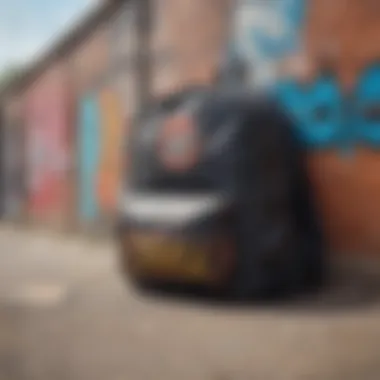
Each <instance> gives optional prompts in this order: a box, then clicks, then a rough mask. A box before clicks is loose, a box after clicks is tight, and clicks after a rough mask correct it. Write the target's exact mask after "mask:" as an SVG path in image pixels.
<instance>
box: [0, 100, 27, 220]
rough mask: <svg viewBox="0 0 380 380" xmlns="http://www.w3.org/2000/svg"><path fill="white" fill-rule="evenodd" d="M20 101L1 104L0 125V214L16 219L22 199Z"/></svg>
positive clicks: (22, 140)
mask: <svg viewBox="0 0 380 380" xmlns="http://www.w3.org/2000/svg"><path fill="white" fill-rule="evenodd" d="M22 100H23V99H22V98H21V97H19V96H16V97H11V98H9V99H8V100H7V102H6V103H5V104H4V109H3V123H2V124H1V133H0V135H1V139H0V143H1V149H0V154H1V170H0V172H1V205H2V207H1V211H2V213H3V217H5V218H9V219H20V218H22V216H23V211H24V200H25V199H24V197H25V193H24V190H25V183H24V174H25V157H24V152H25V144H24V143H25V139H24V134H25V129H24V120H23V115H22V106H23V101H22Z"/></svg>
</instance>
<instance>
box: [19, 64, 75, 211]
mask: <svg viewBox="0 0 380 380" xmlns="http://www.w3.org/2000/svg"><path fill="white" fill-rule="evenodd" d="M61 79H62V78H61V76H60V71H59V70H58V71H53V72H52V76H50V77H47V79H46V82H41V84H40V85H39V86H36V87H35V89H34V92H32V93H31V94H30V98H29V103H28V107H27V125H26V143H27V174H28V183H27V190H28V194H29V211H30V212H31V213H32V215H35V216H37V215H43V216H47V215H48V214H49V215H50V214H52V213H56V212H58V213H60V212H65V211H67V210H66V205H67V196H68V194H67V172H68V166H69V161H68V160H69V143H68V130H67V128H68V120H67V118H66V115H67V109H66V106H67V104H66V99H67V98H66V93H65V90H64V86H63V82H62V81H61Z"/></svg>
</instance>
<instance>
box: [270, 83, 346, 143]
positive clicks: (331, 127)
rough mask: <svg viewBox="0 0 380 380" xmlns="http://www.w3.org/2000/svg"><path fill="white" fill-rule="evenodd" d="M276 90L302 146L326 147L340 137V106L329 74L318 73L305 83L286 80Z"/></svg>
mask: <svg viewBox="0 0 380 380" xmlns="http://www.w3.org/2000/svg"><path fill="white" fill-rule="evenodd" d="M277 90H278V95H279V99H280V101H281V102H282V103H283V104H284V105H285V108H286V109H287V110H288V111H289V113H290V116H291V118H292V119H293V121H294V125H295V127H296V128H297V132H298V135H299V136H300V139H301V141H302V142H303V143H304V144H305V145H307V146H308V147H328V146H330V145H334V144H336V143H338V142H339V141H340V139H342V136H343V134H344V130H343V117H344V107H343V106H342V105H343V102H342V93H341V91H340V88H339V84H338V82H337V81H336V79H335V78H334V77H333V76H321V77H320V78H318V79H317V80H316V81H315V82H314V83H311V84H308V85H307V86H305V85H303V84H300V83H298V82H297V81H294V80H291V79H289V80H287V81H283V82H282V83H280V84H279V86H278V89H277Z"/></svg>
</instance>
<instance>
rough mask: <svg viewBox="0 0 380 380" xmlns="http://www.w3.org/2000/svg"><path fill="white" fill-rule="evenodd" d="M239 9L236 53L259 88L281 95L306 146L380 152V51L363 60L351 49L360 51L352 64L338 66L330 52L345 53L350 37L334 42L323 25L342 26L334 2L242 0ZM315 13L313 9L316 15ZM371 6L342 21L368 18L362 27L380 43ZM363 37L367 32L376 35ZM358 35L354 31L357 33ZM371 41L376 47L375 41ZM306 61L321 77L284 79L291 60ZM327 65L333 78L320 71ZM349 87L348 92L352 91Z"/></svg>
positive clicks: (352, 10)
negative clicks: (378, 60)
mask: <svg viewBox="0 0 380 380" xmlns="http://www.w3.org/2000/svg"><path fill="white" fill-rule="evenodd" d="M238 4H239V5H238V7H237V12H236V14H237V16H236V17H237V26H236V27H235V30H234V31H235V43H236V46H237V49H236V46H235V51H238V54H240V56H241V57H243V59H244V60H245V61H246V62H248V67H250V68H251V71H252V75H251V77H253V78H254V79H253V83H252V84H253V85H254V86H256V87H257V85H264V86H266V88H269V87H270V88H271V89H274V90H275V93H276V95H277V97H278V99H279V101H280V102H281V103H282V104H283V105H284V108H285V109H286V110H287V112H288V114H289V116H290V117H291V118H292V120H293V121H294V126H295V130H296V132H297V135H298V136H299V139H300V141H302V143H303V144H304V146H305V147H306V148H309V149H324V148H336V149H338V150H342V149H346V148H347V147H348V148H350V149H352V148H354V147H355V146H356V145H358V144H366V145H367V146H370V147H372V148H376V147H380V64H373V60H374V57H376V56H378V57H380V50H379V47H378V46H377V45H373V44H372V45H368V47H367V50H366V55H363V54H361V55H360V52H359V53H356V50H358V49H356V48H355V46H354V45H353V46H354V47H353V48H352V49H354V50H352V51H351V52H349V51H347V54H351V55H352V56H351V55H350V60H346V61H344V60H343V61H340V59H341V58H342V57H340V56H338V57H333V56H331V51H330V50H331V49H330V47H331V46H335V48H336V49H337V51H339V49H340V47H341V46H346V43H347V41H346V36H343V35H339V34H337V35H334V36H331V35H328V33H326V32H325V31H324V30H322V28H323V27H324V26H325V28H326V29H328V28H327V26H328V27H329V28H331V25H333V24H334V22H335V23H336V25H339V23H341V22H343V21H342V17H343V15H342V14H343V12H341V9H340V8H339V7H334V8H333V7H332V6H331V4H329V2H318V0H309V1H307V2H306V1H305V0H268V1H260V0H241V1H240V2H239V3H238ZM306 4H307V6H308V8H307V9H305V8H306ZM310 7H313V8H312V11H310V9H311V8H310ZM327 7H329V8H327ZM367 7H368V4H367V5H366V4H364V3H363V5H362V8H363V9H362V10H363V12H358V9H357V3H356V2H354V1H348V2H347V12H346V13H347V14H346V13H344V14H345V16H344V17H345V19H349V20H350V22H352V23H353V20H355V19H356V18H357V17H364V18H363V19H360V22H361V23H364V22H366V24H370V25H373V27H374V28H372V29H371V30H372V33H373V34H374V35H375V34H376V36H377V35H378V34H377V30H378V29H377V26H376V25H377V21H375V19H374V18H371V17H370V15H371V12H364V10H365V9H367ZM321 10H324V12H322V11H321ZM327 10H331V11H334V12H335V13H334V12H330V16H331V17H329V22H327V21H325V22H322V21H323V20H322V19H321V18H322V15H324V14H326V11H327ZM306 11H309V12H306ZM341 13H342V14H341ZM363 15H365V16H363ZM306 18H307V19H306ZM331 20H332V21H331ZM356 21H359V19H358V20H356ZM304 23H305V24H308V26H309V29H311V30H313V34H312V35H307V33H306V31H305V30H304V28H303V24H304ZM329 23H330V24H331V23H332V24H331V25H330V24H329ZM310 25H312V26H314V29H313V28H310ZM315 25H316V26H315ZM355 30H356V29H355ZM363 30H365V31H366V33H368V32H367V31H368V30H370V28H367V29H364V28H363ZM322 32H323V33H322ZM359 32H360V31H357V30H356V34H359ZM352 36H353V35H352ZM373 37H374V38H372V39H371V40H376V37H375V36H373ZM328 39H329V41H327V40H328ZM363 41H367V40H363ZM328 42H330V43H328ZM306 43H308V51H309V52H314V53H315V52H318V54H319V55H320V57H319V58H318V59H319V61H318V60H317V61H315V60H316V57H314V56H307V54H305V51H304V48H305V44H306ZM366 43H367V42H366ZM368 43H369V42H368ZM351 45H352V44H351ZM351 45H350V46H351ZM328 48H329V49H328ZM318 49H319V50H318ZM355 49H356V50H355ZM318 54H317V55H318ZM355 54H358V57H356V55H355ZM302 55H305V57H306V58H305V60H306V62H308V63H307V64H306V65H308V64H310V62H311V66H312V65H315V72H316V75H314V77H313V78H311V79H310V78H309V79H308V80H306V81H305V80H303V79H302V78H301V75H302V73H301V71H300V70H298V74H297V73H293V74H292V73H290V74H289V72H288V73H287V72H286V71H285V72H281V65H282V64H284V63H285V62H286V61H287V60H289V61H290V62H292V64H293V63H294V62H295V59H296V58H297V56H301V57H302ZM364 56H366V57H367V61H364V62H361V61H360V64H361V69H357V68H356V67H358V66H359V63H358V62H359V59H362V57H364ZM321 57H322V59H321ZM323 57H324V58H323ZM326 58H327V59H330V60H331V62H330V64H331V67H329V69H330V70H329V71H330V72H329V74H328V75H325V74H324V73H323V72H324V67H322V66H321V64H322V65H323V64H324V62H323V59H326ZM332 58H334V59H332ZM309 61H310V62H309ZM347 62H348V63H347ZM349 62H351V63H353V62H354V63H355V65H356V66H355V65H353V64H352V65H351V66H350V65H349ZM293 66H295V65H294V64H293ZM293 69H294V70H295V68H294V67H293ZM301 70H302V68H301ZM355 70H356V71H355ZM300 73H301V75H300ZM347 73H348V74H347ZM294 74H295V75H294ZM345 75H346V77H347V75H348V77H349V79H347V78H346V77H345ZM255 78H256V79H257V80H256V79H255ZM347 83H350V85H349V86H347Z"/></svg>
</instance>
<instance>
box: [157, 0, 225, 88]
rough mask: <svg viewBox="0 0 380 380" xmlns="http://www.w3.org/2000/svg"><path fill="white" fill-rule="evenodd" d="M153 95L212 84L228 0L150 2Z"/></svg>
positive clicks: (221, 41) (221, 45) (218, 56)
mask: <svg viewBox="0 0 380 380" xmlns="http://www.w3.org/2000/svg"><path fill="white" fill-rule="evenodd" d="M153 6H154V10H153V12H154V20H153V31H152V46H153V56H154V59H153V68H152V70H153V83H152V90H153V94H154V95H158V94H164V93H168V92H170V91H173V90H176V89H178V88H181V87H183V86H186V85H188V84H193V83H208V82H210V81H211V80H213V78H214V76H215V73H216V69H217V67H218V63H219V61H220V58H221V54H222V53H223V47H224V42H225V40H226V32H227V27H228V24H229V17H230V12H229V8H230V6H231V0H207V1H206V0H153Z"/></svg>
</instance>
